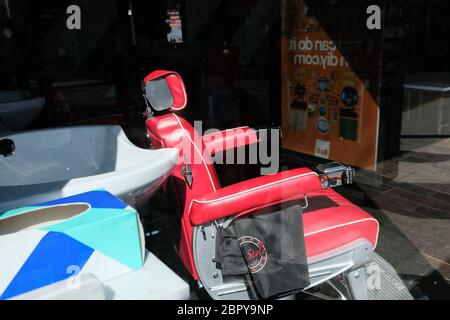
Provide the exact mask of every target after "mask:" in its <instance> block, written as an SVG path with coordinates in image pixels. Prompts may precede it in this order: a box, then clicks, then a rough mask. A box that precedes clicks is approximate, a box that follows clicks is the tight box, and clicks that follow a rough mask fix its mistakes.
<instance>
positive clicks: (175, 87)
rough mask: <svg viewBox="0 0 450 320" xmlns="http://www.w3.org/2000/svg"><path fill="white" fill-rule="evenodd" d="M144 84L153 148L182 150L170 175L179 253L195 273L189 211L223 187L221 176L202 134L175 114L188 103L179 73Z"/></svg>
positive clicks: (153, 77)
mask: <svg viewBox="0 0 450 320" xmlns="http://www.w3.org/2000/svg"><path fill="white" fill-rule="evenodd" d="M143 84H144V88H145V90H144V91H145V92H144V98H145V100H146V103H147V106H148V109H147V115H148V119H147V121H146V126H147V133H148V135H149V139H150V141H151V145H152V148H155V149H159V148H177V149H178V150H179V160H178V165H177V166H176V167H175V169H174V171H173V172H172V174H171V178H172V182H173V184H174V187H175V193H176V196H177V202H178V203H179V204H180V207H181V210H182V211H183V215H182V230H181V239H180V249H179V250H180V252H179V253H180V256H181V258H182V260H183V262H184V263H185V265H186V267H187V268H188V270H190V271H191V272H192V273H194V276H195V267H194V262H193V261H192V246H191V243H192V228H193V227H192V225H191V222H190V219H189V216H188V210H189V206H190V204H191V202H192V199H195V198H198V197H199V196H201V195H205V194H208V193H211V192H214V191H216V190H218V189H220V183H219V179H218V177H217V174H216V171H215V168H214V165H213V163H212V161H211V157H210V155H209V154H208V153H207V152H206V148H205V146H204V143H203V141H202V137H201V135H200V134H201V133H198V132H196V131H195V130H194V128H193V127H192V125H191V124H190V123H189V122H188V121H186V120H185V119H183V118H182V117H180V116H178V115H176V114H175V113H174V112H176V111H180V110H183V109H184V108H185V107H186V105H187V95H186V88H185V85H184V83H183V80H182V78H181V77H180V75H179V74H177V73H175V72H171V71H163V70H159V71H155V72H152V73H150V74H149V75H148V76H147V77H146V78H145V79H144V83H143ZM154 112H155V113H154ZM189 176H190V177H189Z"/></svg>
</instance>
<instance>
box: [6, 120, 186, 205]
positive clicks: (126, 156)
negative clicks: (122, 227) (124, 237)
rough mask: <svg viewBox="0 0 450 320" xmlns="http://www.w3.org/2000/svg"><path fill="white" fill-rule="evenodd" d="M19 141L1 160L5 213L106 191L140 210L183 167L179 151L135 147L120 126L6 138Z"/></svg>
mask: <svg viewBox="0 0 450 320" xmlns="http://www.w3.org/2000/svg"><path fill="white" fill-rule="evenodd" d="M1 139H11V140H13V141H14V144H15V147H16V150H15V152H14V154H13V155H11V156H10V157H3V156H1V155H0V212H4V211H7V210H10V209H15V208H19V207H24V206H29V205H33V204H36V203H41V202H45V201H48V200H52V199H57V198H61V197H67V196H71V195H75V194H79V193H83V192H86V191H90V190H96V189H106V190H108V191H109V192H111V193H112V194H114V195H116V196H118V197H120V198H121V199H123V200H124V201H126V202H127V203H128V204H130V205H134V206H137V207H139V206H140V205H142V204H144V203H145V202H146V200H148V199H149V198H150V197H151V196H152V195H153V193H154V192H155V191H156V190H157V189H158V188H159V186H160V185H161V184H162V182H163V181H164V180H165V179H166V178H167V176H168V174H169V173H170V172H171V170H172V169H173V168H174V167H175V165H176V163H177V161H178V150H177V149H160V150H146V149H141V148H138V147H136V146H135V145H133V144H132V143H131V142H130V141H129V140H128V138H127V137H126V135H125V133H124V131H123V130H122V128H121V127H119V126H80V127H70V128H56V129H45V130H36V131H27V132H22V133H15V134H6V135H3V136H0V140H1Z"/></svg>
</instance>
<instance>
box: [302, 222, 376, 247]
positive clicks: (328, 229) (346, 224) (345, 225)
mask: <svg viewBox="0 0 450 320" xmlns="http://www.w3.org/2000/svg"><path fill="white" fill-rule="evenodd" d="M366 221H375V222H376V224H377V236H376V240H375V245H374V248H373V250H375V249H376V247H377V245H378V236H379V234H380V223H379V222H378V220H376V219H374V218H367V219H362V220H358V221H352V222H348V223H343V224H340V225H337V226H333V227H329V228H325V229H321V230H317V231H314V232H311V233H307V234H305V237H309V236H313V235H316V234H319V233H322V232H326V231H330V230H333V229H338V228H343V227H347V226H351V225H354V224H357V223H361V222H366Z"/></svg>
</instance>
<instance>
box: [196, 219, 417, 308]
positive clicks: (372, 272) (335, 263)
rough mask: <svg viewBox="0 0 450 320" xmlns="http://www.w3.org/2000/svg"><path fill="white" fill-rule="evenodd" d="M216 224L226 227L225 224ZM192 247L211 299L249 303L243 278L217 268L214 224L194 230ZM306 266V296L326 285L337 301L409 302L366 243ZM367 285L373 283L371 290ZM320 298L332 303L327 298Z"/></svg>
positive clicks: (393, 274)
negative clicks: (307, 285)
mask: <svg viewBox="0 0 450 320" xmlns="http://www.w3.org/2000/svg"><path fill="white" fill-rule="evenodd" d="M217 223H218V224H219V225H225V226H226V225H227V224H228V223H227V221H220V222H217ZM193 244H194V247H193V250H194V259H195V265H196V266H197V271H198V275H199V277H200V280H199V284H200V285H201V287H202V288H203V289H204V290H205V291H206V292H207V293H208V294H209V295H210V296H211V298H213V299H214V300H249V299H250V295H249V291H248V290H249V288H248V286H247V284H246V280H245V279H244V277H239V276H235V277H230V276H227V277H224V276H223V275H222V271H221V270H220V269H217V268H216V261H215V250H216V223H210V224H207V225H203V226H201V227H196V228H195V230H194V238H193ZM308 265H309V273H310V280H311V285H310V286H309V287H308V288H306V289H304V290H303V291H304V292H305V293H309V291H310V290H314V289H317V288H320V286H321V285H322V284H326V283H327V284H328V285H330V286H331V287H332V288H333V289H334V290H335V291H336V292H337V293H338V297H339V299H343V300H347V299H355V300H384V299H397V300H398V299H400V300H411V299H412V297H411V295H410V294H409V291H408V290H407V289H406V288H405V286H404V285H403V282H402V280H400V277H399V276H398V275H397V273H396V272H395V270H394V269H393V268H392V267H391V266H390V265H389V264H388V263H387V262H386V261H385V260H383V259H382V258H381V257H380V256H378V255H377V254H376V253H374V252H373V246H372V244H371V243H370V242H369V241H367V240H365V239H360V240H357V241H354V242H352V243H349V244H347V245H345V246H343V247H340V248H338V249H335V250H332V251H329V252H326V253H324V254H320V255H318V256H314V257H310V258H308ZM377 277H380V278H377ZM377 281H380V282H381V284H380V283H379V282H377ZM370 283H373V286H371V284H370ZM378 286H380V288H378ZM339 288H340V289H339ZM315 291H316V292H317V291H318V290H315ZM319 292H320V290H319ZM313 295H315V296H319V295H320V294H313ZM320 297H321V298H323V299H332V298H331V297H330V296H327V295H320ZM291 298H292V296H291Z"/></svg>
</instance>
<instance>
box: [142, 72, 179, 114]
mask: <svg viewBox="0 0 450 320" xmlns="http://www.w3.org/2000/svg"><path fill="white" fill-rule="evenodd" d="M160 78H163V79H165V80H166V82H167V85H168V86H169V89H170V92H171V94H172V98H173V104H172V106H171V108H170V110H171V111H179V110H182V109H184V108H185V107H186V105H187V93H186V87H185V85H184V82H183V79H182V78H181V76H180V75H179V74H178V73H176V72H173V71H167V70H156V71H153V72H151V73H150V74H149V75H147V76H146V77H145V78H144V85H146V84H147V83H148V82H149V81H152V80H156V79H160Z"/></svg>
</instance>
